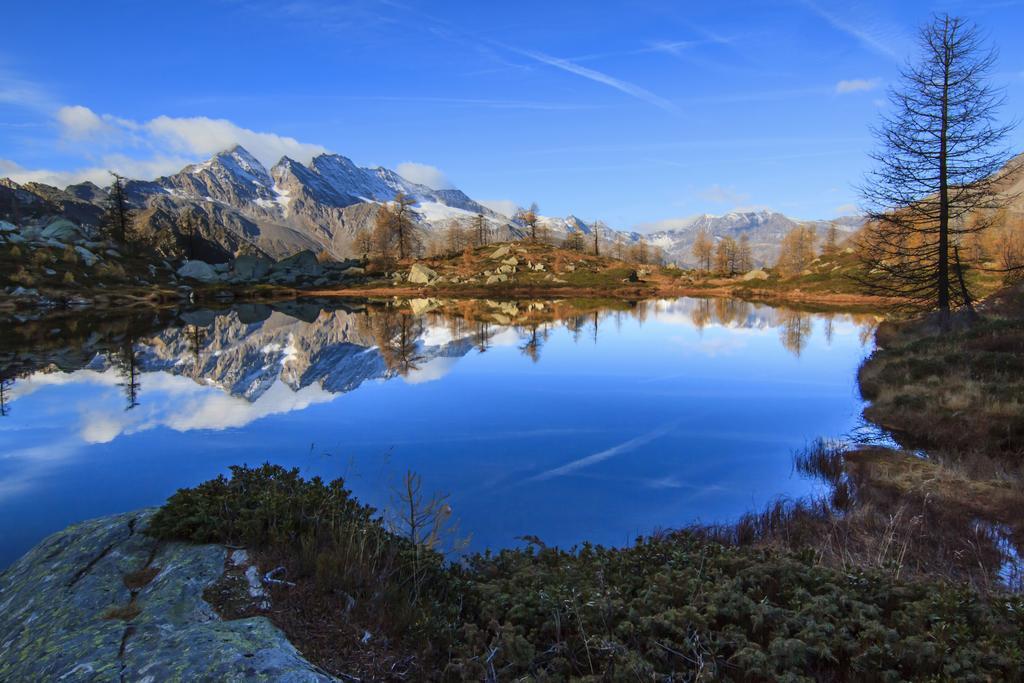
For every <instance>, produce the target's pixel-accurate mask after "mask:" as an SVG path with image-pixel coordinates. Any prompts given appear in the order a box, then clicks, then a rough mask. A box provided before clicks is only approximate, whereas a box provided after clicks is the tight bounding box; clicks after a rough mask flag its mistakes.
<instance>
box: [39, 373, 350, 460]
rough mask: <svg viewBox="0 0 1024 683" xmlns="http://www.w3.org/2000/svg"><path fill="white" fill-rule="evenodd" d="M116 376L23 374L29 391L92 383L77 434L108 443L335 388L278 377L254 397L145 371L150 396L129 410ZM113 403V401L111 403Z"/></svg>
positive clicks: (272, 408) (304, 403)
mask: <svg viewBox="0 0 1024 683" xmlns="http://www.w3.org/2000/svg"><path fill="white" fill-rule="evenodd" d="M120 381H121V377H120V376H119V375H118V374H117V371H116V370H114V369H108V370H105V371H103V372H98V371H95V370H79V371H76V372H73V373H69V374H53V375H34V376H32V377H31V378H29V379H27V380H24V381H23V383H22V384H24V385H32V384H33V383H37V384H38V385H40V386H37V387H32V386H28V391H29V392H32V391H35V390H38V389H40V388H43V387H45V386H47V385H63V386H69V385H76V384H77V385H94V386H100V387H102V388H103V389H104V391H103V392H102V393H101V394H99V395H94V396H91V397H90V399H89V401H88V403H83V404H80V405H79V406H78V409H79V417H80V424H81V429H80V432H79V436H80V437H81V439H82V441H84V442H86V443H108V442H110V441H112V440H113V439H115V438H116V437H118V436H120V435H121V434H134V433H138V432H142V431H146V430H149V429H154V428H157V427H167V428H169V429H173V430H175V431H179V432H185V431H190V430H193V429H216V430H220V429H229V428H233V427H244V426H245V425H248V424H249V423H251V422H254V421H255V420H258V419H260V418H263V417H267V416H269V415H278V414H282V413H287V412H291V411H293V410H302V409H304V408H307V407H308V406H310V405H313V404H316V403H325V402H328V401H331V400H333V399H334V398H335V397H336V394H332V393H330V392H328V391H325V390H324V389H323V388H322V387H320V386H319V385H315V384H314V385H310V386H307V387H303V388H302V389H299V390H298V391H293V390H292V389H291V388H290V387H289V386H288V385H286V384H285V383H284V382H282V381H276V382H274V384H273V385H271V387H270V388H269V389H268V390H267V391H266V392H264V393H263V394H262V395H261V396H260V397H259V398H257V399H256V400H255V401H252V402H250V401H246V400H245V399H243V398H240V397H235V396H232V395H230V394H226V393H224V391H223V390H222V389H221V388H220V387H217V386H216V385H208V384H206V385H204V384H197V383H196V382H194V381H193V380H192V379H190V378H188V377H182V376H178V375H172V374H168V373H164V372H153V373H145V374H144V375H143V378H142V384H143V387H144V391H145V392H146V395H147V396H148V397H149V399H150V400H147V401H146V402H144V403H142V404H141V405H139V406H137V407H136V408H134V409H132V410H127V411H126V410H122V409H121V408H120V405H121V403H122V402H123V398H122V395H121V390H120V387H119V386H118V383H119V382H120ZM115 406H117V407H115Z"/></svg>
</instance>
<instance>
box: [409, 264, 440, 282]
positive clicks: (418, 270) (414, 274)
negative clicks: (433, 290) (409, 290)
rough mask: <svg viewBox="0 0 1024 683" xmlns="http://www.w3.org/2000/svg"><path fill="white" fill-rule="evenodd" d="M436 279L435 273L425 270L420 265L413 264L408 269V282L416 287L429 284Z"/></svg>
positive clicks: (423, 266) (428, 269) (425, 268)
mask: <svg viewBox="0 0 1024 683" xmlns="http://www.w3.org/2000/svg"><path fill="white" fill-rule="evenodd" d="M436 279H437V271H435V270H432V269H430V268H427V267H426V266H425V265H423V264H422V263H414V264H413V266H412V268H410V269H409V282H411V283H413V284H416V285H426V284H430V283H431V282H433V281H434V280H436Z"/></svg>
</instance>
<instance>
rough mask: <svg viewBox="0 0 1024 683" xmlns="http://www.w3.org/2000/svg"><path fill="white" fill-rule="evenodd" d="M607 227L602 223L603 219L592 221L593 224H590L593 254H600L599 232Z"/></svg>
mask: <svg viewBox="0 0 1024 683" xmlns="http://www.w3.org/2000/svg"><path fill="white" fill-rule="evenodd" d="M607 229H608V226H607V225H605V224H604V221H594V224H593V225H591V226H590V231H591V232H592V233H594V234H593V238H594V256H600V255H601V232H602V231H605V230H607Z"/></svg>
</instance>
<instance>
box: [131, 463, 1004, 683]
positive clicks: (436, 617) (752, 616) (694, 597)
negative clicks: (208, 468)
mask: <svg viewBox="0 0 1024 683" xmlns="http://www.w3.org/2000/svg"><path fill="white" fill-rule="evenodd" d="M148 533H149V534H151V535H153V536H155V537H157V538H161V539H166V540H172V539H177V540H188V541H194V542H220V543H230V544H236V545H245V546H247V547H249V548H252V549H255V550H257V551H258V552H257V555H258V556H259V557H260V558H261V559H262V561H264V562H266V561H270V562H271V564H272V565H273V564H276V563H281V564H282V565H284V566H286V567H287V568H288V570H289V573H288V576H289V579H291V580H293V581H295V582H296V586H295V587H293V588H288V589H282V590H281V591H277V592H276V593H275V600H278V599H284V600H288V597H287V596H288V592H289V591H294V593H295V594H297V595H302V596H304V599H305V600H307V601H308V604H307V609H301V610H294V609H293V610H291V612H290V614H291V617H290V618H288V619H286V620H284V621H283V622H281V623H280V624H279V625H281V626H282V628H284V629H285V631H286V633H288V635H289V637H291V638H292V640H293V641H294V642H295V643H296V645H297V646H298V647H299V648H300V649H301V650H302V651H303V652H304V653H306V654H307V656H310V657H311V658H312V659H313V660H314V661H315V662H317V663H319V664H321V665H322V666H324V667H325V668H327V669H328V670H333V671H335V672H336V673H344V674H345V675H346V676H350V677H351V676H353V675H361V677H365V678H386V677H388V676H389V675H393V670H392V669H386V670H382V669H381V664H380V662H381V661H382V660H383V659H386V657H384V656H381V657H375V656H367V655H366V652H365V651H360V652H359V653H357V652H355V650H354V649H353V648H354V647H357V646H354V645H353V642H354V641H358V639H357V638H353V637H352V629H351V627H352V624H353V622H354V623H356V624H358V625H359V627H360V628H362V624H363V623H365V622H367V620H370V619H371V618H372V616H373V613H374V612H375V611H376V612H378V613H381V614H383V613H387V615H386V616H380V618H378V619H377V620H376V621H375V622H374V623H375V624H376V628H377V629H378V630H377V631H375V633H379V634H380V635H377V636H375V637H374V638H373V639H371V640H370V641H369V643H370V644H369V645H366V647H369V648H372V647H386V648H389V652H390V651H391V650H393V648H394V646H395V643H401V644H402V647H403V648H405V652H406V654H405V655H403V657H402V658H401V660H400V661H401V662H402V663H403V664H402V666H403V672H404V673H403V675H404V676H405V677H406V678H407V679H409V680H519V679H538V680H567V679H583V680H586V679H592V680H599V679H600V680H619V679H622V680H627V679H628V680H732V681H773V680H793V681H796V680H815V681H889V680H907V679H909V680H951V679H974V680H1010V679H1013V678H1015V677H1016V676H1017V675H1018V674H1019V672H1020V671H1022V670H1024V600H1022V599H1021V597H1020V596H1018V595H1009V594H997V593H993V594H989V595H981V594H980V593H977V592H975V591H972V590H970V589H969V588H967V587H966V586H960V585H956V584H951V583H938V582H929V581H919V582H907V581H900V580H897V579H895V578H894V577H893V576H892V575H891V574H888V573H884V572H878V571H873V570H868V571H862V570H856V569H852V570H845V571H844V570H839V569H834V568H829V567H826V566H822V565H821V564H819V562H818V558H817V557H816V554H815V553H814V552H812V551H809V550H808V551H805V552H782V551H772V550H766V549H763V548H756V547H743V546H736V545H729V544H726V543H721V542H718V541H717V540H714V539H713V538H711V537H710V536H709V535H707V534H702V533H699V532H678V533H671V534H662V535H659V536H656V537H650V538H642V539H638V540H637V541H636V543H635V544H633V545H631V546H628V547H624V548H605V547H601V546H594V545H590V544H584V545H582V546H581V547H579V548H575V549H571V550H561V549H557V548H548V547H545V546H543V544H541V543H540V542H539V541H536V540H535V541H533V542H531V544H530V545H529V546H527V547H525V548H520V549H508V550H503V551H501V552H498V553H484V554H476V555H472V556H468V557H465V558H463V559H462V561H460V562H457V563H445V562H444V560H443V557H442V556H441V555H440V553H436V552H434V551H433V550H430V549H427V548H418V547H416V545H415V544H413V543H411V542H409V541H408V540H407V539H404V538H402V537H400V536H398V535H396V534H394V533H392V532H391V531H389V530H388V528H387V527H386V526H385V524H384V523H383V521H382V520H381V518H380V517H379V516H377V514H376V512H375V511H374V510H372V509H371V508H369V507H367V506H364V505H362V504H360V503H359V502H358V501H357V500H355V498H353V497H352V495H351V493H350V492H349V491H348V490H347V489H345V488H344V484H343V482H342V481H341V480H336V481H333V482H330V483H324V482H323V481H321V480H320V479H318V478H313V479H310V480H304V479H302V478H301V477H299V476H298V472H297V471H296V470H285V469H283V468H280V467H276V466H271V465H264V466H262V467H258V468H245V467H235V468H232V473H231V477H230V478H225V477H218V478H217V479H214V480H212V481H209V482H206V483H204V484H201V485H199V486H197V487H195V488H192V489H182V490H181V491H179V492H178V493H176V494H175V495H174V496H172V497H171V498H170V500H168V502H167V503H166V504H165V505H164V506H163V507H162V508H161V509H160V510H159V511H158V512H157V513H156V514H155V515H154V517H153V518H152V522H151V524H150V526H149V528H148ZM417 553H420V554H419V555H417ZM425 558H428V559H429V561H424V559H425ZM417 567H418V568H419V569H415V568H417ZM418 571H422V573H419V574H417V573H416V572H418ZM339 595H344V596H349V597H351V598H352V600H353V602H354V603H355V604H356V605H361V609H362V610H363V612H362V613H360V612H359V611H358V609H356V610H353V611H349V610H346V609H344V608H342V607H336V606H337V605H344V604H345V603H344V602H343V601H341V600H339V597H338V596H339ZM282 596H283V597H282ZM275 605H276V603H275ZM399 606H403V607H401V609H398V608H399ZM396 610H397V611H401V612H403V613H404V614H405V617H404V618H395V616H394V612H395V611H396ZM282 611H287V606H286V607H285V608H284V609H281V608H280V607H278V606H275V610H274V613H275V614H279V613H280V612H282ZM378 616H379V615H378ZM275 618H277V617H275ZM303 620H305V621H303ZM360 620H361V621H360ZM310 622H314V623H310ZM332 638H333V639H334V640H331V639H332ZM377 643H380V644H382V645H376V644H377ZM339 653H341V654H340V655H339ZM387 661H392V662H393V661H396V660H387ZM387 671H391V672H392V673H390V674H389V673H387Z"/></svg>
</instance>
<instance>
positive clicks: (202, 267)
mask: <svg viewBox="0 0 1024 683" xmlns="http://www.w3.org/2000/svg"><path fill="white" fill-rule="evenodd" d="M177 274H178V277H187V278H191V279H193V280H198V281H200V282H214V281H216V280H217V279H218V278H217V271H216V270H214V269H213V266H211V265H210V264H209V263H207V262H205V261H188V262H186V263H185V264H184V265H183V266H181V267H180V268H178V270H177Z"/></svg>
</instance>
